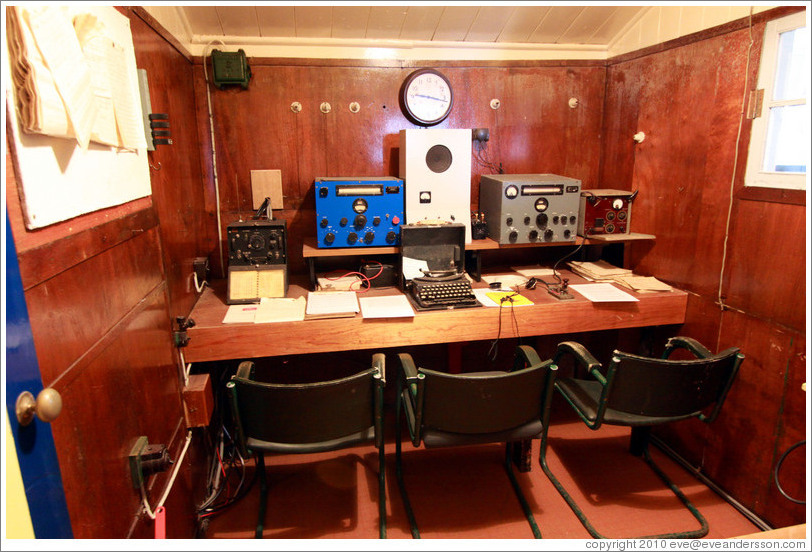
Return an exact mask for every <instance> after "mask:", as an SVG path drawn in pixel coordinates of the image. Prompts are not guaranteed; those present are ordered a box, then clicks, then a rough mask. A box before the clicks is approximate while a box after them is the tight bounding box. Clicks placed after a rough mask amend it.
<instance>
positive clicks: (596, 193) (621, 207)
mask: <svg viewBox="0 0 812 552" xmlns="http://www.w3.org/2000/svg"><path fill="white" fill-rule="evenodd" d="M636 196H637V192H629V191H624V190H581V206H580V212H579V216H578V220H579V227H578V234H579V235H581V236H585V237H589V236H595V235H603V234H628V233H629V231H630V230H629V227H630V225H629V223H630V220H631V207H632V201H634V198H635V197H636Z"/></svg>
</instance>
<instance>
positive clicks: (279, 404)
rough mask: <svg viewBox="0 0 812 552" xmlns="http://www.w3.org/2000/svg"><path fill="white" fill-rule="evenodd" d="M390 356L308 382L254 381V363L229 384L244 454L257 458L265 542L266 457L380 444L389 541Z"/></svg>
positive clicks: (382, 520)
mask: <svg viewBox="0 0 812 552" xmlns="http://www.w3.org/2000/svg"><path fill="white" fill-rule="evenodd" d="M385 384H386V379H385V358H384V355H383V354H375V355H373V356H372V366H371V368H369V369H368V370H365V371H363V372H359V373H357V374H355V375H352V376H349V377H345V378H341V379H335V380H331V381H324V382H318V383H306V384H275V383H264V382H259V381H256V380H255V379H254V363H253V362H250V361H246V362H242V363H240V365H239V367H238V369H237V373H236V374H235V375H234V376H232V378H231V381H229V382H228V384H226V387H227V388H228V390H229V394H230V397H231V406H232V411H233V413H234V418H235V422H236V434H237V435H236V437H237V442H238V443H239V446H240V449H241V451H242V452H243V454H244V455H247V454H248V453H249V452H250V453H252V454H253V455H254V456H255V457H256V462H257V464H256V469H257V470H259V479H260V503H259V519H258V521H257V528H256V538H262V530H263V525H264V521H265V511H266V507H267V500H268V483H267V478H266V474H265V454H266V453H274V454H302V453H315V452H324V451H332V450H338V449H343V448H346V447H350V446H353V445H357V444H361V443H367V442H374V443H375V447H376V448H377V449H378V515H379V530H380V538H382V539H384V538H386V471H385V463H384V435H383V389H384V386H385Z"/></svg>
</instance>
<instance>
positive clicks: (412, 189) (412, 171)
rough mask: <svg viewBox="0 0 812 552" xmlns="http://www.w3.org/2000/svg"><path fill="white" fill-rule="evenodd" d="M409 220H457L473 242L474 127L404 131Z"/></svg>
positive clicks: (402, 169)
mask: <svg viewBox="0 0 812 552" xmlns="http://www.w3.org/2000/svg"><path fill="white" fill-rule="evenodd" d="M399 156H400V178H402V179H403V180H404V186H405V188H406V210H405V216H406V222H407V223H409V224H420V223H421V222H427V223H429V222H454V223H459V224H463V225H464V226H465V243H470V242H471V129H437V128H433V129H405V130H401V131H400V154H399Z"/></svg>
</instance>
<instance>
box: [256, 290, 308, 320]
mask: <svg viewBox="0 0 812 552" xmlns="http://www.w3.org/2000/svg"><path fill="white" fill-rule="evenodd" d="M306 305H307V300H306V299H305V298H304V297H297V298H296V299H293V298H291V297H263V298H262V299H260V300H259V308H258V309H257V312H256V315H255V316H254V323H255V324H264V323H267V322H296V321H298V320H304V317H305V306H306Z"/></svg>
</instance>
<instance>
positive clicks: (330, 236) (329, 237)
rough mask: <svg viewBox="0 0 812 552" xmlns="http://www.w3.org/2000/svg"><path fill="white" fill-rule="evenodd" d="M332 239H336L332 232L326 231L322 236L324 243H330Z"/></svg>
mask: <svg viewBox="0 0 812 552" xmlns="http://www.w3.org/2000/svg"><path fill="white" fill-rule="evenodd" d="M334 241H336V235H335V234H333V233H332V232H327V234H326V235H325V236H324V243H326V244H327V245H332V244H333V242H334Z"/></svg>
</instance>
